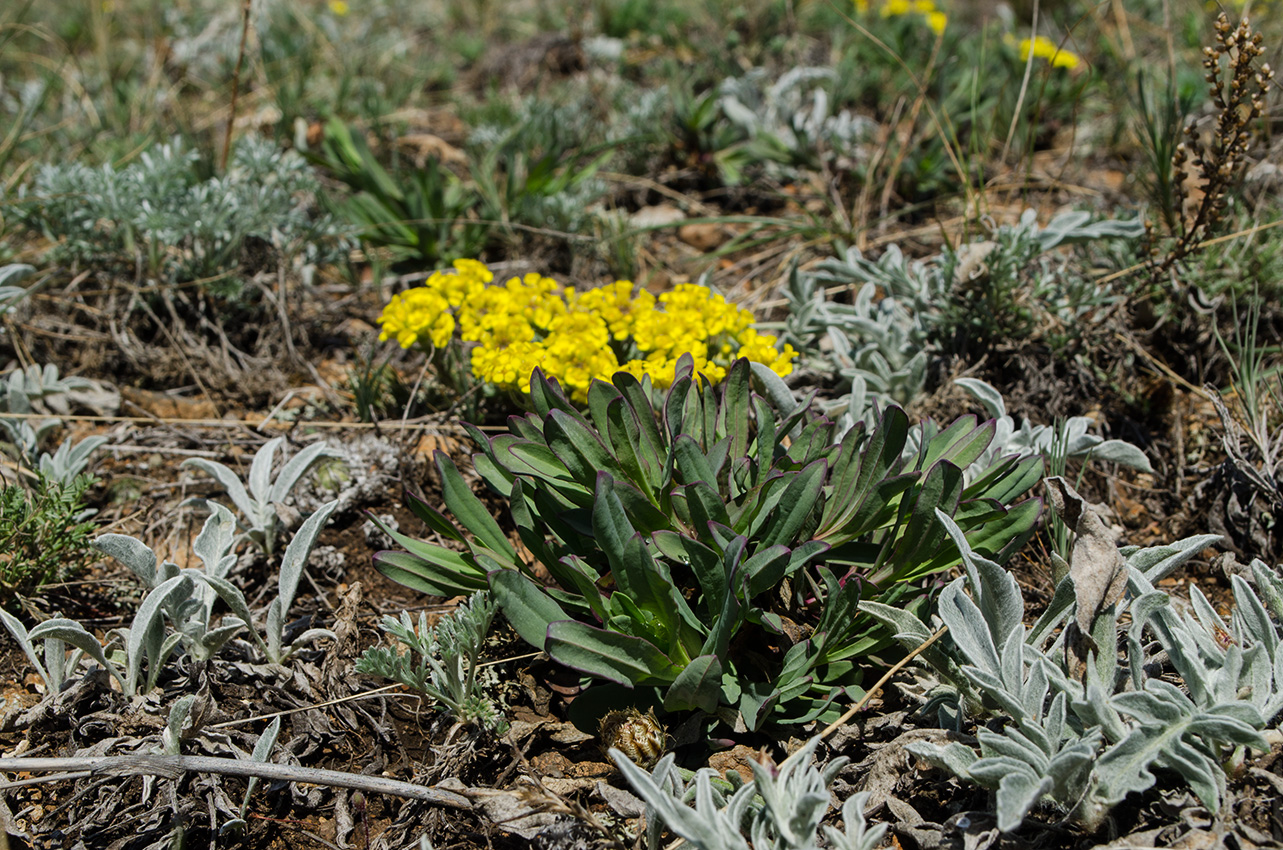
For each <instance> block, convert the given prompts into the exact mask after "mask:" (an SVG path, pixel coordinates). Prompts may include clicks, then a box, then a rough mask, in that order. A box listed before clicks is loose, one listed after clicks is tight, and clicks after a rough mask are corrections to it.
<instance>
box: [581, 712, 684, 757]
mask: <svg viewBox="0 0 1283 850" xmlns="http://www.w3.org/2000/svg"><path fill="white" fill-rule="evenodd" d="M598 732H599V734H600V735H601V745H602V749H603V750H604V751H608V750H610V748H611V747H614V748H615V749H617V750H619V751H620V752H622V753H623V754H624V755H626V756H628V758H630V759H632V761H633V763H635V764H637V765H638V766H640V767H642V768H645V769H646V770H650V769H651V768H652V767H654V766H655V764H656V763H657V762H658V761H659V759H660V756H662V755H663V754H664V749H665V748H666V747H667V744H668V734H667V733H666V732H665V731H664V726H663V724H661V723H660V722H659V718H657V717H656V716H655V710H654V709H651V710H650V711H648V712H646V713H645V714H642V713H641V712H640V711H638V710H637V709H635V708H629V709H625V710H623V711H612V712H609V713H608V714H607V715H606V716H605V717H603V718H602V719H601V725H600V726H599V727H598Z"/></svg>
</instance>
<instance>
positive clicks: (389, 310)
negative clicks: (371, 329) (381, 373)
mask: <svg viewBox="0 0 1283 850" xmlns="http://www.w3.org/2000/svg"><path fill="white" fill-rule="evenodd" d="M379 324H381V325H382V326H383V330H382V332H381V333H380V334H379V339H380V340H386V339H390V338H392V337H395V338H396V341H397V344H399V345H400V346H401V347H402V348H409V347H410V346H412V345H414V344H415V343H417V342H419V341H420V340H423V339H426V340H428V341H430V342H431V343H432V345H434V346H435V347H437V348H440V347H442V346H444V345H445V344H446V343H448V342H449V341H450V338H451V337H452V336H453V335H454V325H455V322H454V316H453V315H451V313H450V305H449V303H447V302H446V300H445V298H443V297H441V295H440V294H439V293H438V292H436V291H434V290H432V289H429V288H428V287H424V286H419V287H415V288H414V289H407V290H406V291H405V292H403V293H401V294H400V295H394V296H392V300H391V301H389V302H388V305H387V306H386V307H384V308H383V314H382V315H380V316H379Z"/></svg>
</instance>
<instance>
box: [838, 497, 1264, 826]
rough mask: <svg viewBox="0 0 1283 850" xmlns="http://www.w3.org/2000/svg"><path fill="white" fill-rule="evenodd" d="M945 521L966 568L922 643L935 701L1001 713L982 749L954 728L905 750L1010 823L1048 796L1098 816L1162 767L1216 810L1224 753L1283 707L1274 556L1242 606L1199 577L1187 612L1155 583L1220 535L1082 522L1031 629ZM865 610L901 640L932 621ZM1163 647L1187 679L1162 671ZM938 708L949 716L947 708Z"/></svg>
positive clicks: (1066, 808) (1247, 741)
mask: <svg viewBox="0 0 1283 850" xmlns="http://www.w3.org/2000/svg"><path fill="white" fill-rule="evenodd" d="M942 522H945V524H946V527H948V528H949V533H950V535H951V536H952V537H953V539H954V541H955V542H956V543H958V545H959V549H960V551H961V552H962V560H963V566H964V568H965V574H964V575H963V576H962V577H960V578H958V579H957V580H955V581H954V582H953V583H951V584H950V585H949V586H948V587H947V588H946V589H945V591H944V592H943V593H942V594H941V598H940V602H939V617H940V620H941V621H943V623H944V624H945V625H947V626H948V627H949V632H948V635H947V636H946V638H945V639H943V640H942V641H940V642H938V643H937V644H936V645H935V646H933V647H931V648H930V649H928V650H927V651H925V652H923V654H922V655H921V656H920V657H921V658H922V660H923V661H924V662H925V663H926V664H927V665H929V666H930V668H931V669H932V671H933V672H934V674H935V676H937V677H938V678H939V680H940V681H941V682H942V683H943V684H942V685H941V687H940V688H939V689H938V690H937V694H936V696H937V698H938V699H937V705H939V704H940V703H941V702H949V701H952V702H953V703H954V705H955V708H957V709H959V711H958V714H956V715H954V716H953V717H952V719H951V722H952V724H954V725H960V724H961V721H962V719H963V716H964V715H965V714H982V715H987V716H994V717H1000V718H1005V723H1004V725H1003V726H1002V728H1001V729H1000V730H998V731H995V730H994V728H993V726H992V724H989V725H988V726H987V727H986V728H981V729H979V730H978V731H977V735H976V736H977V739H978V741H979V746H980V752H979V754H977V753H976V752H975V751H974V750H973V749H971V748H970V747H967V746H965V745H962V744H960V743H956V742H955V743H951V744H949V745H947V746H939V745H935V744H915V745H912V746H911V747H910V750H911V751H912V752H913V753H914V754H916V755H918V756H920V757H922V758H924V759H926V760H927V761H929V762H931V763H933V764H935V765H937V766H940V767H942V768H945V769H946V770H949V771H950V772H952V773H954V774H956V775H957V776H959V777H961V778H963V779H969V780H971V781H974V782H976V783H978V784H980V785H982V786H984V787H986V788H990V789H991V790H993V791H994V792H995V796H994V801H995V806H996V811H997V816H998V826H999V828H1000V829H1002V830H1004V831H1010V830H1013V829H1015V828H1017V827H1018V826H1019V825H1020V824H1021V822H1022V821H1023V820H1024V818H1025V817H1026V816H1027V815H1028V814H1029V812H1030V811H1032V810H1033V808H1034V807H1035V806H1037V805H1039V804H1040V803H1048V804H1050V805H1051V806H1052V807H1053V808H1054V809H1055V810H1056V811H1058V812H1059V813H1060V814H1062V815H1063V816H1065V817H1067V818H1070V819H1072V820H1075V821H1077V822H1079V823H1081V824H1082V825H1084V826H1085V827H1086V828H1088V829H1095V828H1097V827H1099V826H1100V825H1101V823H1102V822H1103V821H1104V819H1105V818H1106V817H1107V816H1108V814H1109V812H1110V810H1111V809H1112V808H1113V807H1114V806H1116V805H1117V804H1118V803H1120V802H1121V801H1122V800H1123V799H1124V798H1125V797H1126V796H1127V795H1128V794H1129V793H1132V792H1141V791H1145V790H1147V789H1149V788H1151V787H1152V786H1153V785H1154V783H1155V782H1156V777H1155V771H1158V770H1166V771H1171V772H1175V773H1177V774H1179V775H1180V776H1181V777H1182V778H1183V779H1184V780H1185V781H1186V782H1187V783H1188V784H1189V786H1190V788H1191V789H1192V790H1193V791H1194V793H1195V794H1196V795H1197V797H1198V798H1199V800H1200V801H1201V802H1202V803H1203V804H1204V805H1205V806H1207V807H1208V808H1209V809H1211V810H1213V811H1215V810H1216V809H1217V807H1218V806H1219V803H1220V800H1221V798H1222V796H1223V794H1224V790H1225V771H1224V768H1223V765H1224V764H1225V762H1226V760H1227V759H1228V758H1230V757H1231V756H1232V755H1234V754H1235V753H1241V751H1242V750H1243V748H1252V749H1258V750H1268V749H1269V746H1268V744H1267V743H1266V741H1265V739H1264V738H1263V737H1262V736H1261V734H1260V732H1259V731H1258V730H1260V729H1262V728H1264V727H1265V726H1266V725H1267V724H1269V723H1270V722H1272V720H1273V719H1274V717H1276V716H1277V715H1278V713H1279V711H1280V710H1281V709H1283V649H1281V648H1280V637H1279V627H1278V624H1277V620H1279V619H1283V580H1280V579H1279V578H1278V576H1276V575H1275V574H1274V573H1273V572H1272V571H1270V570H1269V569H1268V568H1266V567H1265V565H1264V564H1262V563H1260V562H1254V563H1253V564H1252V574H1253V577H1254V579H1255V582H1256V589H1255V590H1254V589H1253V588H1252V586H1251V585H1249V584H1248V582H1247V581H1245V580H1244V579H1243V578H1241V577H1239V576H1235V577H1234V578H1233V585H1234V594H1235V600H1236V602H1237V608H1236V611H1235V613H1234V616H1233V617H1232V618H1231V621H1230V622H1229V623H1226V622H1224V621H1223V620H1222V619H1221V618H1220V617H1219V616H1217V615H1216V613H1215V611H1214V610H1213V609H1212V608H1211V606H1210V605H1209V604H1208V603H1207V601H1206V599H1205V598H1204V597H1203V596H1202V594H1201V593H1199V592H1198V590H1197V588H1195V589H1193V590H1192V591H1191V601H1192V603H1193V611H1194V613H1193V614H1192V615H1191V614H1188V613H1184V612H1182V611H1180V610H1178V609H1177V608H1176V607H1175V606H1173V605H1172V604H1171V603H1170V600H1169V599H1168V596H1167V594H1165V593H1163V592H1161V591H1156V590H1155V589H1154V583H1155V582H1157V581H1158V580H1159V579H1161V578H1162V577H1164V576H1165V575H1167V574H1168V573H1169V572H1171V571H1172V570H1173V569H1175V568H1176V567H1177V566H1179V565H1180V564H1182V563H1184V562H1185V561H1187V560H1189V559H1190V558H1191V557H1194V556H1195V555H1196V554H1197V553H1198V552H1199V551H1201V550H1202V549H1204V548H1205V547H1206V546H1208V545H1210V544H1211V543H1213V542H1215V541H1216V540H1217V539H1218V538H1217V537H1215V536H1214V535H1202V536H1199V537H1193V538H1189V539H1187V540H1183V541H1180V542H1179V543H1176V544H1174V545H1170V546H1160V547H1153V548H1147V549H1140V548H1137V547H1123V548H1121V549H1117V550H1113V549H1112V548H1110V549H1105V548H1102V547H1101V546H1100V545H1099V544H1100V540H1099V539H1096V540H1087V542H1085V543H1083V542H1082V541H1083V538H1084V532H1083V531H1082V527H1081V526H1080V528H1079V541H1078V542H1076V544H1075V552H1074V560H1073V561H1071V564H1070V574H1069V575H1068V576H1067V577H1066V578H1065V579H1063V580H1062V581H1061V583H1060V584H1059V586H1058V587H1057V589H1056V593H1055V596H1054V598H1053V600H1052V602H1051V604H1050V606H1049V608H1048V610H1047V611H1046V612H1045V613H1044V614H1043V615H1042V617H1041V618H1040V619H1039V620H1038V621H1037V623H1036V624H1035V625H1034V626H1033V628H1032V629H1026V627H1025V626H1024V623H1023V618H1024V603H1023V599H1022V597H1021V593H1020V589H1019V587H1018V585H1017V584H1016V582H1015V580H1014V579H1013V578H1012V577H1011V575H1010V574H1009V573H1007V572H1006V571H1004V570H1003V569H1002V568H1001V567H999V566H998V565H997V564H994V563H993V562H992V561H989V560H987V559H985V558H983V557H979V556H977V555H976V554H975V553H974V552H972V551H970V549H969V548H968V547H967V546H966V545H965V541H963V540H962V538H961V536H960V532H959V531H958V529H957V528H956V526H954V524H953V522H952V521H947V520H945V519H943V518H942ZM1080 543H1082V548H1081V550H1080V546H1079V544H1080ZM1093 547H1094V551H1093ZM1093 559H1094V560H1093ZM967 590H969V591H970V595H968V593H967ZM1124 590H1125V591H1126V593H1125V594H1124ZM1262 599H1264V600H1265V601H1264V602H1262ZM861 608H862V609H863V610H866V611H867V612H868V613H870V614H871V615H873V616H874V617H876V618H878V619H879V620H881V621H883V622H885V623H887V624H888V625H889V626H891V627H892V628H894V629H895V630H896V632H897V639H898V640H900V641H901V643H902V644H903V645H904V646H906V647H916V646H918V645H919V644H920V643H921V642H922V641H923V640H924V639H925V638H926V637H927V636H929V635H930V634H931V632H932V626H931V625H928V624H927V623H924V622H922V621H920V620H918V619H917V618H916V617H913V616H912V615H908V614H906V613H905V612H902V611H898V610H896V609H894V608H892V607H891V606H886V605H879V604H877V603H870V602H866V603H862V604H861ZM1271 613H1272V614H1273V617H1271V616H1270V615H1271ZM1124 614H1127V615H1130V624H1129V625H1128V626H1127V627H1126V630H1125V632H1124V633H1123V640H1122V645H1123V646H1124V647H1125V650H1124V651H1123V653H1122V657H1121V659H1120V657H1119V654H1118V653H1117V652H1115V650H1114V647H1115V646H1117V645H1118V642H1119V638H1118V632H1119V625H1118V624H1119V620H1120V617H1121V616H1122V615H1124ZM1066 620H1069V623H1068V625H1067V626H1065V628H1063V629H1062V628H1060V627H1061V626H1062V624H1064V623H1065V622H1066ZM1053 636H1055V637H1054V640H1053ZM1146 636H1148V637H1149V638H1150V639H1151V640H1152V641H1153V643H1149V642H1147V641H1146ZM1049 641H1050V642H1051V645H1050V646H1048V645H1047V644H1048V642H1049ZM1164 655H1165V657H1166V659H1167V661H1168V662H1169V663H1170V665H1171V668H1172V669H1173V670H1174V672H1175V673H1176V674H1177V675H1178V676H1179V678H1180V681H1181V682H1182V684H1183V686H1184V687H1183V688H1182V687H1177V686H1176V685H1174V684H1172V683H1171V682H1170V681H1167V680H1166V679H1164V678H1159V676H1160V674H1161V673H1162V672H1163V671H1162V666H1163V665H1162V664H1161V663H1160V662H1161V661H1162V659H1163V657H1164ZM942 693H943V697H942ZM941 716H942V719H946V720H949V715H948V712H947V711H942V714H941Z"/></svg>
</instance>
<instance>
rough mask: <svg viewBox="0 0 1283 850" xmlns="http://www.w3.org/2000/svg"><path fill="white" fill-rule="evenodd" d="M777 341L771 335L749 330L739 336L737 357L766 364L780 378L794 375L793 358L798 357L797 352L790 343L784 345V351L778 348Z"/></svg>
mask: <svg viewBox="0 0 1283 850" xmlns="http://www.w3.org/2000/svg"><path fill="white" fill-rule="evenodd" d="M777 341H778V340H776V338H775V337H774V336H772V335H771V334H762V333H758V332H757V331H756V330H754V329H753V328H749V329H747V330H745V331H744V332H743V333H741V334H740V335H739V343H740V350H739V353H738V354H737V355H736V356H738V357H747V358H748V359H749V360H752V361H754V362H756V363H764V364H766V366H767V367H768V368H769V369H770V370H771V371H772V372H774V373H775V374H777V375H779V376H780V377H784V376H785V375H789V374H792V372H793V358H795V357H797V352H796V351H794V350H793V346H791V345H789V344H788V343H785V344H784V348H783V350H780V349H778V348H776V347H775V344H776V342H777Z"/></svg>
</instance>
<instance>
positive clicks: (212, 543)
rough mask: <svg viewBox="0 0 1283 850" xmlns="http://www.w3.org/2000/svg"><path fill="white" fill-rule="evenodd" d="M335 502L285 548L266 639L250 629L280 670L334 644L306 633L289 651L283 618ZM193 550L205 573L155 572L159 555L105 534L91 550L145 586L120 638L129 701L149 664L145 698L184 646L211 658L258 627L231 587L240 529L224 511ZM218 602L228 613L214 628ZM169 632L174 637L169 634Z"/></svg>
mask: <svg viewBox="0 0 1283 850" xmlns="http://www.w3.org/2000/svg"><path fill="white" fill-rule="evenodd" d="M337 504H338V503H337V501H335V502H329V503H327V504H325V505H323V506H322V507H321V508H320V509H318V510H317V511H316V512H315V513H314V514H312V515H311V516H310V517H308V518H307V521H306V522H304V523H303V525H302V527H300V528H299V530H298V532H297V533H296V534H295V535H294V537H293V539H291V540H290V544H289V546H287V547H286V550H285V555H284V557H283V558H282V560H281V570H280V574H279V576H278V578H277V596H276V598H275V599H273V600H272V602H271V604H270V605H269V606H268V610H267V624H266V638H264V636H263V635H260V634H259V633H258V631H257V630H255V629H252V628H250V629H249V632H250V637H251V638H253V640H254V642H255V644H257V645H258V647H259V649H260V650H261V651H262V652H263V654H264V655H265V656H266V657H267V659H268V660H269V661H270V662H272V663H274V664H283V663H284V662H285V661H286V660H288V659H289V657H290V656H291V655H292V654H293V653H294V652H295V651H296V650H297V649H298V648H299V647H300V646H303V645H305V644H307V643H310V642H312V641H314V640H317V639H319V638H322V637H333V636H334V634H333V632H331V631H329V630H328V629H309V630H307V631H306V632H304V633H303V634H302V635H300V636H299V637H297V638H296V639H295V641H294V642H293V643H292V644H290V645H286V644H285V642H284V636H285V625H286V615H287V614H288V612H289V607H290V605H291V603H292V602H293V601H294V593H295V592H296V591H297V589H298V583H299V581H300V579H301V578H302V576H303V570H304V568H305V567H306V566H307V557H308V555H309V554H310V553H311V551H312V547H313V546H314V545H315V543H316V538H317V536H318V535H319V534H320V531H321V528H322V526H324V524H325V522H326V520H327V519H329V516H330V514H331V513H332V512H333V511H334V508H335V506H336V505H337ZM212 508H213V513H212V514H211V515H210V517H209V518H208V519H207V520H206V521H205V525H204V527H203V528H202V529H201V533H200V534H199V535H198V536H197V538H196V542H195V544H194V545H193V546H192V550H193V551H194V552H195V554H196V556H197V557H199V558H200V559H201V561H202V563H203V564H204V567H205V569H204V570H197V569H182V568H180V567H179V566H178V565H177V564H174V563H172V562H169V561H166V562H164V563H161V564H159V565H158V564H157V561H158V560H159V559H158V558H157V557H156V553H155V552H153V551H152V550H151V549H150V548H149V547H148V546H147V545H146V544H144V543H142V542H141V541H140V540H138V539H136V538H134V537H129V536H127V535H123V534H104V535H102V536H101V537H99V538H98V539H97V540H95V541H94V547H95V548H97V549H98V550H99V551H101V552H103V553H104V554H106V555H110V556H112V557H113V558H115V559H116V560H118V561H120V562H121V563H123V564H124V565H125V566H127V567H129V569H130V570H131V571H132V572H133V573H134V575H136V576H138V578H139V579H141V580H142V582H143V584H144V585H146V586H147V588H148V589H149V590H148V593H147V595H146V596H144V597H143V601H142V604H141V605H140V606H139V608H138V612H137V614H136V615H135V616H134V620H133V623H132V624H131V625H130V627H129V629H128V630H127V631H122V637H123V638H124V642H125V647H126V663H127V666H128V674H129V678H128V680H127V681H128V687H127V688H126V692H127V693H133V692H134V690H135V688H136V686H137V683H138V680H139V677H140V671H141V668H142V665H143V662H144V660H145V661H146V663H147V676H148V678H147V685H146V688H145V691H146V690H151V688H152V687H154V686H155V681H156V676H158V675H159V672H160V669H161V667H162V666H163V665H164V663H165V660H166V659H167V658H168V657H169V654H170V653H171V652H172V651H173V650H174V648H175V647H176V646H177V645H178V644H179V643H181V644H182V645H183V648H184V650H185V651H186V652H187V653H188V654H189V655H190V656H191V657H192V658H193V659H194V660H197V661H207V660H209V659H210V658H212V657H214V656H215V655H216V654H217V653H218V652H219V650H221V649H222V648H223V646H225V645H226V644H227V642H228V641H230V640H231V639H232V638H233V637H235V636H236V635H237V634H238V633H239V632H240V631H241V630H242V629H246V628H248V627H249V624H250V623H252V622H253V615H252V614H251V612H250V609H249V604H248V602H247V601H246V599H245V594H244V593H243V592H242V591H241V590H240V588H238V587H236V586H235V585H234V584H232V583H231V582H230V581H228V579H227V575H228V573H229V572H230V570H231V568H232V567H233V566H234V565H235V564H236V554H235V552H234V551H233V550H234V547H235V543H236V522H235V519H234V518H233V517H232V514H231V512H230V511H228V510H227V509H226V508H224V507H223V506H222V505H217V504H214V505H212ZM218 599H222V601H223V602H224V603H225V604H226V605H227V607H228V608H229V609H230V610H231V615H230V616H224V617H222V619H221V620H220V621H219V622H218V624H217V625H215V624H214V617H213V611H214V604H215V602H216V601H217V600H218ZM171 629H172V631H171Z"/></svg>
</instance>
